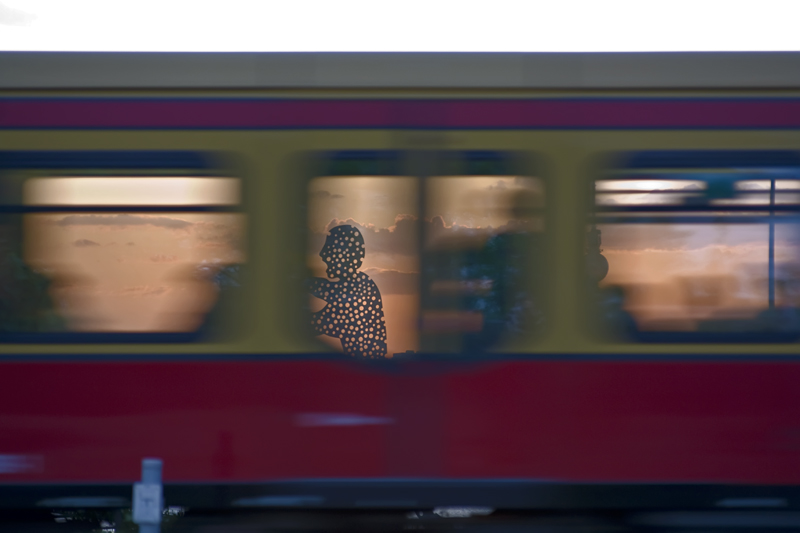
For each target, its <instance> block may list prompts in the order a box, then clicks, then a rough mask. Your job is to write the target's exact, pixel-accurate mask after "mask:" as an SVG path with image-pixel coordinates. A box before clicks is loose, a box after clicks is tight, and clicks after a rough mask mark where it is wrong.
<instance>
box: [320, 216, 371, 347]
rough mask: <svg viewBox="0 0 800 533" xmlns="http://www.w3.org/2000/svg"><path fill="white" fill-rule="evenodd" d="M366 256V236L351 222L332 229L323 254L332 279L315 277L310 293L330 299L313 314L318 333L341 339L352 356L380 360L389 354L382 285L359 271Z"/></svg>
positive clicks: (328, 273)
mask: <svg viewBox="0 0 800 533" xmlns="http://www.w3.org/2000/svg"><path fill="white" fill-rule="evenodd" d="M365 255H366V249H365V246H364V237H363V236H362V235H361V232H360V231H358V229H357V228H355V227H353V226H350V225H341V226H336V227H334V228H333V229H331V231H330V233H329V235H328V238H327V239H326V241H325V246H323V248H322V250H321V251H320V253H319V256H320V257H321V258H322V260H323V261H324V262H325V265H326V270H325V272H326V274H327V276H328V279H323V278H314V279H312V280H310V282H309V292H310V293H311V294H312V295H313V296H315V297H317V298H319V299H321V300H325V301H326V302H327V305H326V306H325V307H324V308H323V309H322V310H321V311H318V312H316V313H314V314H313V315H312V319H311V323H312V325H313V327H314V331H315V332H316V333H317V335H328V336H330V337H335V338H338V339H340V340H341V342H342V349H343V350H344V352H345V353H346V354H348V355H351V356H358V357H364V358H368V359H379V358H383V357H385V356H386V324H385V321H384V316H383V302H382V300H381V294H380V291H379V290H378V286H377V285H375V282H374V281H372V279H370V277H369V276H368V275H366V274H365V273H363V272H358V269H359V268H361V264H362V262H363V260H364V256H365Z"/></svg>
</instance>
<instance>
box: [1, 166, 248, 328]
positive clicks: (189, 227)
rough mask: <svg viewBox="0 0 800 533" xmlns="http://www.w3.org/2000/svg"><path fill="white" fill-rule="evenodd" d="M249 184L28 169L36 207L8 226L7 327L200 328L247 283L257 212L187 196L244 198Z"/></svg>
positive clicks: (29, 197)
mask: <svg viewBox="0 0 800 533" xmlns="http://www.w3.org/2000/svg"><path fill="white" fill-rule="evenodd" d="M238 188H239V183H238V180H235V179H230V178H204V177H203V178H172V177H165V178H159V177H142V178H132V177H91V178H83V177H43V178H32V179H28V180H27V181H26V183H25V184H24V187H23V191H24V196H23V204H25V205H27V206H30V207H28V208H25V209H23V211H25V212H23V213H22V214H20V215H7V216H6V223H5V224H4V225H3V228H4V229H3V232H4V238H3V239H2V246H3V265H2V269H3V270H4V272H3V274H2V275H0V280H2V282H3V285H4V291H5V292H6V294H7V296H6V297H5V298H4V299H3V306H4V312H3V317H0V322H2V324H0V329H2V331H4V332H18V333H27V332H42V331H47V332H103V333H111V332H135V333H167V332H173V333H177V332H191V331H195V330H197V329H198V328H199V327H200V326H202V325H203V323H204V321H205V320H206V318H207V314H208V313H209V312H210V311H211V310H212V309H213V308H214V307H215V305H216V304H217V303H218V302H219V300H220V298H221V297H222V296H223V295H225V294H227V293H228V292H230V290H232V289H235V287H237V286H238V271H239V268H240V265H241V264H242V263H243V262H244V259H245V258H244V225H245V220H244V215H242V214H240V213H233V212H197V211H195V212H193V211H191V209H186V206H193V205H197V206H204V205H215V204H219V203H222V204H223V205H234V203H236V202H238V195H239V192H238ZM148 199H149V200H148ZM112 206H113V207H112ZM118 206H126V207H127V210H126V207H118ZM156 206H158V209H159V210H158V211H154V210H152V209H151V208H153V207H156ZM170 206H176V207H177V206H182V207H183V209H182V210H181V211H180V212H176V211H170ZM134 207H136V208H138V209H135V208H134ZM62 208H63V209H64V210H63V211H61V209H62ZM92 208H95V209H97V208H102V210H101V211H96V210H95V211H92ZM162 208H163V210H162ZM19 280H23V281H22V282H20V281H19ZM20 310H23V311H20ZM15 316H17V317H19V318H16V319H15V318H14V317H15Z"/></svg>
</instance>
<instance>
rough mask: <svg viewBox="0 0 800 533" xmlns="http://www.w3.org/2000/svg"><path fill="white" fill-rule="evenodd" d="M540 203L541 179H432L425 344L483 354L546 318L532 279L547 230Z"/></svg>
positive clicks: (427, 225) (424, 284)
mask: <svg viewBox="0 0 800 533" xmlns="http://www.w3.org/2000/svg"><path fill="white" fill-rule="evenodd" d="M542 207H543V187H542V184H541V182H540V181H539V180H538V179H535V178H530V177H520V176H481V175H478V176H441V177H434V178H430V179H428V180H427V183H426V197H425V210H426V217H425V247H424V256H423V257H424V261H423V266H424V269H423V281H422V290H423V315H422V332H423V339H424V345H425V348H426V349H428V350H435V351H478V352H480V351H484V350H486V349H489V348H490V347H491V346H492V345H494V344H496V343H497V342H498V341H500V340H501V339H502V338H504V337H506V338H507V337H509V336H511V335H514V334H520V333H522V332H523V330H524V328H526V327H527V328H532V327H534V326H535V324H536V323H538V322H540V321H541V319H542V315H541V308H540V305H539V302H537V301H536V298H535V297H534V286H533V284H532V280H533V279H534V278H535V277H536V273H535V272H536V266H535V263H536V261H535V259H534V257H535V256H536V255H537V253H538V249H539V246H540V243H539V234H540V233H541V231H542V230H543V228H544V220H543V215H542V212H541V208H542ZM539 259H540V258H539Z"/></svg>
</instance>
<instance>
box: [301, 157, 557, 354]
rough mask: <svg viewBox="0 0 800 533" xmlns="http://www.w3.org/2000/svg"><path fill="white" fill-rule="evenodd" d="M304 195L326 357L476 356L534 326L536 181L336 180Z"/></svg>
mask: <svg viewBox="0 0 800 533" xmlns="http://www.w3.org/2000/svg"><path fill="white" fill-rule="evenodd" d="M454 170H459V169H454ZM460 170H461V171H464V170H465V169H464V168H463V167H462V168H461V169H460ZM481 170H486V169H485V168H482V169H481ZM489 170H491V169H489ZM308 194H309V210H308V213H309V226H310V239H309V250H308V259H309V269H310V271H311V275H312V278H311V280H310V281H309V292H310V294H311V311H312V319H311V322H312V326H313V328H314V332H315V333H316V334H317V335H319V337H320V339H322V340H323V341H324V342H326V343H328V344H329V345H330V346H332V347H334V348H335V349H338V350H341V351H343V352H345V353H348V354H350V355H353V356H362V357H367V358H383V357H387V358H391V357H394V356H396V355H398V354H406V353H408V352H419V351H422V352H426V353H427V352H440V353H453V352H460V353H464V352H483V351H487V350H490V349H491V348H492V347H494V346H496V345H497V343H498V342H499V341H500V340H502V339H506V338H508V337H509V336H510V335H513V334H514V333H519V332H521V331H522V330H524V329H525V328H528V329H530V327H531V326H532V325H533V324H532V321H541V310H540V309H539V306H538V305H537V302H535V298H534V292H535V291H534V287H533V284H532V283H530V280H531V279H532V278H535V275H534V274H533V273H534V272H535V267H534V265H535V264H536V263H537V261H535V259H538V257H536V253H535V248H536V246H537V245H538V240H539V239H538V236H539V235H540V233H541V232H542V230H543V227H544V220H543V215H542V212H541V210H542V207H543V194H544V188H543V185H542V182H541V181H540V180H539V179H537V178H531V177H519V176H514V175H502V174H501V175H487V174H479V175H469V174H466V173H460V174H453V175H440V176H431V177H427V178H416V177H408V176H398V175H389V176H341V175H340V176H325V177H318V178H314V179H312V180H311V182H310V185H309V189H308Z"/></svg>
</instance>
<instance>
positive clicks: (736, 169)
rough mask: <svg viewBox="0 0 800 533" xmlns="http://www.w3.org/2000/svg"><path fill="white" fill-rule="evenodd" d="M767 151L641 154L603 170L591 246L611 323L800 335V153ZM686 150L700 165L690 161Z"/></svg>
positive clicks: (693, 337) (615, 327)
mask: <svg viewBox="0 0 800 533" xmlns="http://www.w3.org/2000/svg"><path fill="white" fill-rule="evenodd" d="M759 154H761V156H758V157H755V156H754V157H753V158H747V157H743V154H742V153H737V154H734V157H735V159H734V160H732V161H731V160H729V159H727V158H726V157H725V153H722V155H720V154H719V153H712V154H711V155H708V157H707V158H706V159H705V160H704V159H703V158H701V157H698V156H697V154H693V155H690V156H687V155H686V154H683V153H679V154H678V155H676V156H675V158H676V160H674V159H670V158H669V157H666V158H665V156H664V155H663V154H661V155H660V156H658V157H656V156H649V157H642V156H639V157H638V158H634V161H636V162H637V165H635V166H634V167H633V168H621V169H614V170H612V171H609V172H607V173H606V174H605V175H604V176H602V178H601V179H599V180H597V181H596V182H595V184H594V189H595V195H594V196H595V216H594V220H592V221H591V222H592V223H591V224H590V226H589V227H588V228H587V242H586V257H587V265H588V267H589V279H590V285H591V287H592V292H591V294H593V297H594V298H595V304H596V305H595V306H593V307H592V309H594V310H595V312H596V313H595V315H596V317H599V321H598V326H599V327H600V328H601V330H602V331H603V332H604V333H606V334H612V335H616V336H620V335H622V336H628V337H629V338H633V339H636V340H644V341H647V340H650V341H718V342H725V341H734V340H743V341H747V340H750V341H788V340H793V339H796V338H797V337H798V335H800V218H798V216H797V215H798V211H800V165H797V164H796V162H795V163H793V162H792V161H791V160H790V161H786V162H784V161H782V160H781V161H779V164H770V161H769V158H768V157H766V158H765V156H764V155H763V153H759ZM745 155H746V153H745ZM686 157H689V159H690V161H691V166H688V165H687V166H685V167H684V166H682V165H680V164H679V162H680V159H681V158H686ZM765 159H766V160H765ZM784 159H785V158H784ZM790 159H791V158H790ZM726 163H727V164H726Z"/></svg>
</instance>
